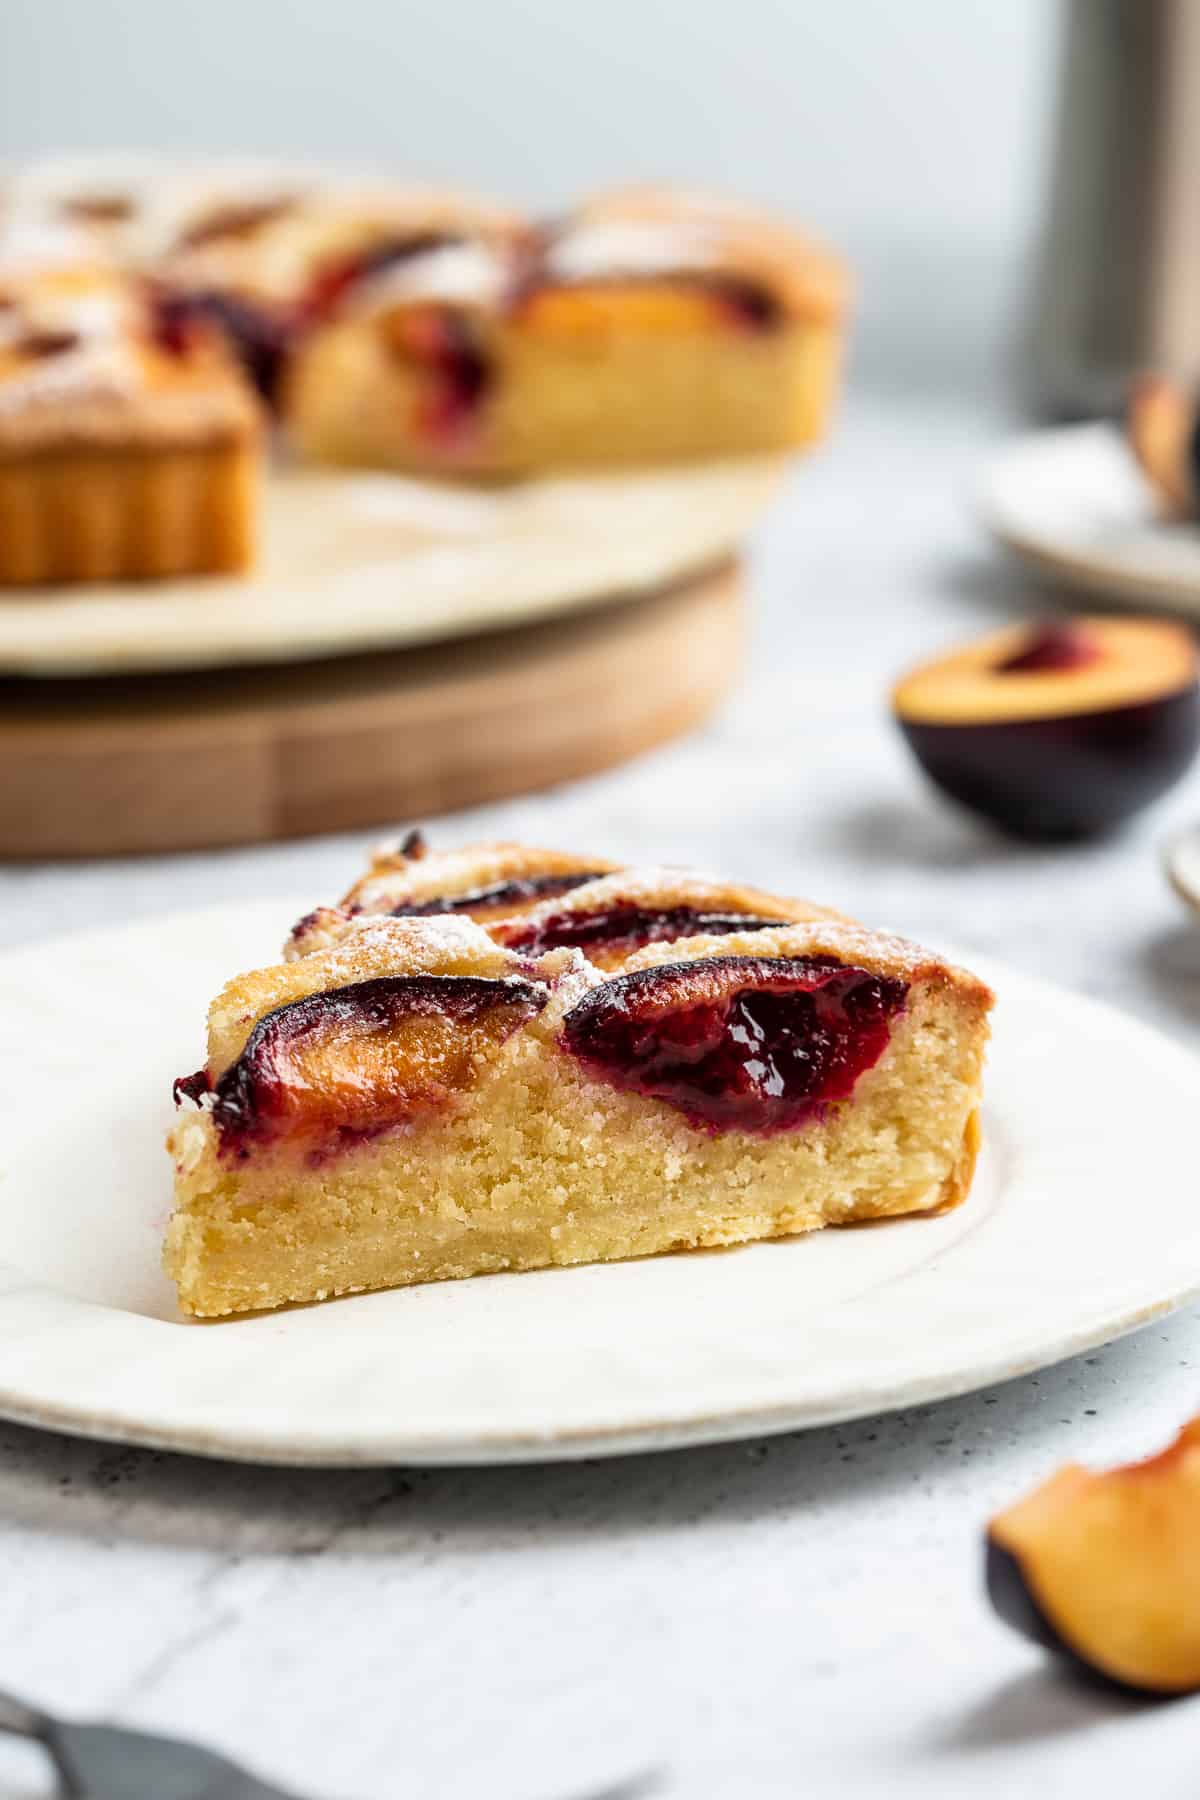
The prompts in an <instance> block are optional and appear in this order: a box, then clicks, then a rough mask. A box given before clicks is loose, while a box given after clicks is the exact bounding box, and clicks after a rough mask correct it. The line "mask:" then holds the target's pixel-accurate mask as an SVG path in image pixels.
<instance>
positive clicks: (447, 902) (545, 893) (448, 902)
mask: <svg viewBox="0 0 1200 1800" xmlns="http://www.w3.org/2000/svg"><path fill="white" fill-rule="evenodd" d="M598 874H599V871H598V870H587V869H585V870H582V871H581V872H580V873H578V874H574V875H523V876H520V877H518V878H517V879H516V880H514V881H498V882H497V883H496V884H495V886H494V887H486V888H473V889H472V890H471V891H470V893H466V894H437V895H436V896H435V897H434V898H433V899H432V900H413V901H402V902H401V904H400V905H399V906H394V907H392V908H390V909H389V910H390V917H391V918H393V919H416V918H422V919H423V918H428V917H430V916H431V915H433V914H434V913H460V912H474V911H475V909H476V907H479V908H480V909H481V910H482V909H488V910H490V909H491V908H493V907H497V908H499V909H500V910H502V911H503V910H504V909H505V908H506V907H510V906H523V905H526V904H527V903H528V902H530V901H533V900H552V899H553V898H554V897H555V896H556V895H557V894H569V893H570V891H571V889H572V888H577V887H582V886H583V884H584V882H585V881H595V880H596V879H597V877H598ZM350 910H351V911H352V912H353V911H355V910H356V909H355V908H351V909H350Z"/></svg>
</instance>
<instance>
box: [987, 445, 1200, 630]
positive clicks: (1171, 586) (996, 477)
mask: <svg viewBox="0 0 1200 1800" xmlns="http://www.w3.org/2000/svg"><path fill="white" fill-rule="evenodd" d="M1088 440H1090V441H1092V442H1094V443H1099V442H1101V441H1102V440H1103V441H1105V442H1107V443H1108V444H1110V445H1115V444H1119V443H1121V441H1122V440H1121V438H1120V434H1119V433H1118V432H1117V430H1116V428H1115V427H1114V426H1113V424H1112V423H1111V421H1109V420H1105V419H1092V420H1087V421H1084V422H1082V423H1077V424H1072V425H1052V426H1044V427H1041V428H1039V429H1036V430H1032V431H1025V432H1021V433H1019V434H1018V435H1016V436H1015V437H1010V438H1008V439H1006V440H1005V441H1004V442H1002V443H1001V444H999V445H998V446H997V447H996V448H995V449H994V450H993V451H992V453H991V455H990V456H989V457H988V459H987V461H986V462H985V464H984V467H983V470H982V472H981V473H980V474H979V475H978V476H977V478H976V481H975V484H974V488H973V491H972V509H973V511H974V513H975V516H976V517H977V518H978V519H979V521H980V522H981V523H982V525H983V526H984V528H985V530H986V531H988V533H989V534H990V535H991V536H992V537H993V538H994V539H995V540H996V542H997V543H998V544H1000V545H1001V547H1002V548H1003V549H1004V550H1006V551H1008V552H1009V553H1010V554H1011V555H1013V556H1015V557H1017V558H1018V559H1019V560H1020V561H1021V562H1022V563H1025V564H1026V565H1028V566H1031V567H1032V568H1033V569H1035V570H1036V571H1037V572H1038V573H1040V574H1042V575H1046V576H1049V577H1050V578H1052V579H1053V580H1055V581H1058V582H1059V583H1062V584H1064V585H1066V586H1069V587H1073V588H1078V589H1079V590H1080V591H1081V592H1084V593H1088V594H1092V595H1095V596H1096V597H1097V598H1100V599H1105V598H1107V599H1110V600H1113V601H1119V602H1122V603H1131V604H1135V605H1140V606H1142V607H1145V606H1147V605H1149V604H1154V605H1158V604H1161V605H1163V606H1166V607H1167V608H1168V610H1172V611H1176V612H1179V613H1181V614H1183V615H1185V616H1186V617H1189V618H1197V617H1200V546H1198V548H1197V562H1196V579H1195V582H1194V583H1191V584H1189V583H1188V582H1186V581H1184V580H1181V578H1180V577H1179V576H1178V575H1172V574H1165V573H1164V572H1163V571H1162V570H1155V569H1151V568H1148V569H1146V570H1145V571H1144V573H1134V572H1132V571H1130V570H1127V569H1121V568H1115V567H1113V566H1112V565H1105V564H1104V562H1103V559H1102V557H1101V556H1100V555H1099V554H1097V555H1096V556H1093V557H1089V556H1086V555H1084V554H1082V553H1080V552H1074V551H1072V550H1070V549H1069V548H1066V547H1065V546H1063V545H1061V544H1060V545H1056V544H1055V543H1054V542H1053V541H1052V539H1050V538H1049V537H1047V536H1046V535H1045V534H1044V533H1042V532H1039V531H1037V530H1036V529H1034V528H1031V527H1027V526H1022V525H1021V524H1020V523H1019V522H1018V521H1017V520H1016V519H1015V518H1014V516H1013V514H1012V511H1011V509H1010V508H1009V507H1007V506H1006V505H1005V504H1004V503H1003V502H1002V501H1001V499H1000V498H999V494H998V488H999V484H1000V481H1001V479H1002V476H1003V474H1004V473H1005V472H1006V471H1007V470H1008V469H1009V468H1010V465H1011V464H1012V463H1014V462H1015V461H1016V460H1017V459H1018V458H1020V457H1022V456H1027V455H1029V454H1030V453H1031V452H1033V451H1036V450H1040V451H1046V450H1048V449H1049V448H1050V447H1051V446H1052V445H1053V444H1054V443H1055V442H1056V441H1057V443H1059V444H1060V445H1067V446H1069V447H1070V448H1072V449H1074V448H1077V447H1078V446H1079V445H1081V444H1082V443H1084V442H1085V441H1088Z"/></svg>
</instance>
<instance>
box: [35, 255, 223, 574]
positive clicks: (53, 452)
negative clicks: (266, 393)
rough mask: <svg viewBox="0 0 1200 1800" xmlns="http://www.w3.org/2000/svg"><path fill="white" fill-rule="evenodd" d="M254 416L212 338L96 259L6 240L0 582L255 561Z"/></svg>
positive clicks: (187, 570)
mask: <svg viewBox="0 0 1200 1800" xmlns="http://www.w3.org/2000/svg"><path fill="white" fill-rule="evenodd" d="M258 464H259V418H258V408H257V406H256V404H255V402H254V400H253V397H252V396H251V395H250V394H249V392H248V391H247V390H246V388H245V386H244V383H243V381H242V379H241V377H240V375H239V374H238V372H237V370H236V369H235V368H234V367H233V366H232V364H231V363H230V362H229V359H228V357H227V355H226V353H225V350H224V348H223V346H222V345H221V344H220V343H219V342H218V341H216V340H215V339H214V338H213V337H212V336H211V334H206V333H204V332H202V331H197V330H192V329H189V330H187V331H186V332H182V331H181V332H164V331H163V330H162V328H161V320H160V318H159V316H158V314H157V312H156V310H155V308H154V306H153V304H152V302H150V301H149V299H148V298H147V296H146V295H145V294H144V293H143V292H142V290H141V289H140V288H138V287H135V286H133V285H131V284H130V283H128V282H127V281H126V280H125V279H124V278H123V277H122V276H120V275H119V274H118V273H117V272H115V271H114V270H112V269H110V268H109V267H107V266H106V265H104V264H103V263H101V262H98V261H95V260H87V259H85V258H80V259H79V260H71V259H70V258H65V259H63V260H55V259H54V258H52V257H49V256H41V255H37V256H33V257H27V256H26V254H25V253H24V251H23V250H22V249H21V248H20V247H19V246H16V245H14V244H13V243H12V242H11V241H9V242H8V243H7V244H6V242H5V241H4V240H0V585H15V584H20V585H26V584H33V583H42V582H54V581H96V580H105V579H128V578H135V579H136V578H140V577H144V576H159V575H181V574H192V573H208V572H216V571H221V570H233V569H241V568H244V567H245V566H246V565H247V563H248V562H249V561H250V558H251V554H252V549H253V542H254V526H255V513H256V497H257V496H256V485H257V472H258Z"/></svg>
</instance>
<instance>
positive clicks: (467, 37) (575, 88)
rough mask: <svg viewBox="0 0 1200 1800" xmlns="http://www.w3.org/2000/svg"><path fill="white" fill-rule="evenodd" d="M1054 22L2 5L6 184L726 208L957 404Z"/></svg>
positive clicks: (882, 359) (977, 353) (1033, 9)
mask: <svg viewBox="0 0 1200 1800" xmlns="http://www.w3.org/2000/svg"><path fill="white" fill-rule="evenodd" d="M1057 24H1058V8H1057V6H1055V5H1054V4H1052V0H919V4H917V5H901V4H897V0H836V3H835V4H829V3H828V0H722V3H718V0H587V3H584V0H424V3H420V4H414V3H413V0H409V3H408V4H403V3H391V0H333V3H331V0H320V4H315V3H314V0H204V3H202V4H201V3H199V0H0V156H4V155H14V154H23V153H25V152H27V151H29V150H34V149H37V150H47V149H58V148H76V147H96V146H103V145H112V144H113V143H114V142H117V143H121V144H124V145H132V146H140V145H152V146H158V147H163V148H170V149H176V150H180V149H182V150H205V149H210V150H211V149H212V148H214V147H218V148H227V149H245V150H252V151H269V152H286V153H289V154H299V155H309V154H312V155H320V156H334V157H337V158H341V159H345V160H347V161H350V162H355V163H356V162H359V161H366V162H375V163H380V164H383V165H387V166H391V167H395V168H397V169H401V170H403V171H404V172H405V173H407V174H411V175H412V176H414V177H417V178H421V179H431V180H449V181H452V182H456V183H462V184H464V185H466V186H473V187H479V186H483V187H488V188H491V189H492V190H494V191H496V192H497V193H500V194H503V195H511V196H513V197H515V198H517V199H519V200H522V201H525V202H527V203H529V204H533V205H537V206H548V207H557V206H560V205H562V204H564V203H566V202H568V201H569V200H570V199H571V197H572V196H574V195H577V194H580V193H582V192H584V191H586V190H587V189H588V188H590V187H597V186H605V185H609V184H611V183H613V182H618V181H625V180H631V179H633V180H642V179H648V178H653V179H664V180H674V181H684V182H699V183H713V184H718V185H722V186H726V187H729V188H731V189H733V190H736V191H740V192H743V193H745V194H747V195H750V196H753V197H756V198H759V199H761V200H765V201H769V202H771V203H772V204H774V205H777V206H779V207H781V208H783V209H784V210H785V211H787V212H790V213H793V214H794V215H795V216H796V217H798V218H800V219H802V220H804V221H805V222H806V223H808V224H809V225H811V226H812V227H813V228H814V229H816V230H818V231H820V232H821V233H822V234H823V235H825V236H826V237H828V238H829V239H830V240H831V241H832V242H834V243H836V244H837V245H839V246H841V247H842V248H844V249H845V250H846V251H847V252H848V253H850V255H851V256H852V257H853V259H854V260H855V263H856V265H857V267H858V269H859V271H860V273H861V276H862V301H861V305H860V328H859V334H858V342H859V351H860V369H861V371H862V373H863V375H864V377H865V378H866V379H870V380H875V381H882V380H885V379H886V380H891V379H894V378H897V377H899V378H905V377H908V378H914V379H923V380H925V381H928V380H930V379H933V378H935V377H937V378H939V379H942V380H946V379H953V380H955V381H962V380H964V379H967V378H969V377H970V376H971V374H972V373H973V372H974V371H975V368H976V367H977V365H978V363H979V361H980V359H981V358H982V359H986V358H987V356H988V354H989V351H990V348H991V346H992V345H993V344H994V342H995V340H996V337H997V335H998V333H999V332H1000V330H1001V328H1002V325H1003V321H1004V319H1005V318H1006V316H1008V315H1009V313H1010V312H1011V310H1012V302H1013V301H1015V300H1016V299H1017V297H1018V295H1017V291H1016V290H1017V288H1018V286H1019V269H1020V264H1019V262H1018V260H1017V259H1018V258H1019V256H1020V254H1021V253H1022V252H1023V250H1024V248H1025V246H1026V244H1027V242H1028V240H1029V236H1030V232H1031V230H1032V228H1033V222H1034V218H1035V215H1036V211H1037V200H1038V190H1039V181H1038V175H1039V171H1040V168H1041V164H1042V160H1043V154H1044V139H1045V135H1046V131H1045V126H1046V115H1047V99H1048V96H1049V93H1050V90H1051V87H1052V74H1053V57H1052V54H1051V52H1052V49H1053V44H1054V40H1055V38H1056V36H1057Z"/></svg>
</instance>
